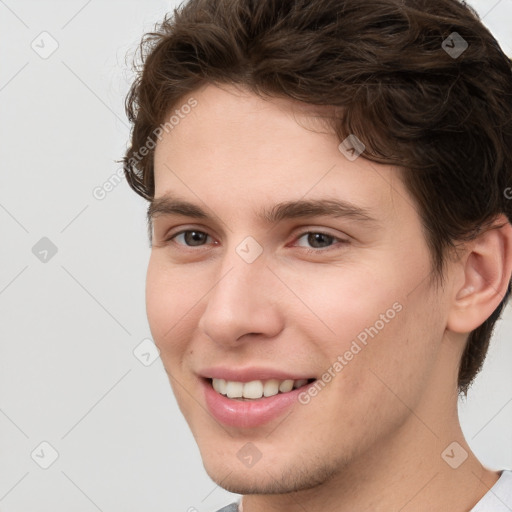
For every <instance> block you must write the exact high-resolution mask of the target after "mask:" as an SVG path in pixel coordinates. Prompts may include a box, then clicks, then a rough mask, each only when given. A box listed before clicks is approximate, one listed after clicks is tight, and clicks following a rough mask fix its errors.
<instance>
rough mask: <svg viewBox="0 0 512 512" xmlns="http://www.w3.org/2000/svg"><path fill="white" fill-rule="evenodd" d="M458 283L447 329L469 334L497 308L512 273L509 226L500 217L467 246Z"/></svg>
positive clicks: (504, 218)
mask: <svg viewBox="0 0 512 512" xmlns="http://www.w3.org/2000/svg"><path fill="white" fill-rule="evenodd" d="M459 264H461V265H462V269H461V279H459V283H460V282H462V283H463V284H462V285H460V284H459V285H457V287H456V289H455V290H454V299H453V301H452V304H451V309H450V313H449V316H448V322H447V325H446V327H447V329H448V330H450V331H453V332H458V333H469V332H471V331H473V330H474V329H476V328H477V327H479V326H480V325H482V324H483V323H484V322H485V321H486V320H487V319H488V318H489V317H490V316H491V314H492V313H493V312H494V310H495V309H496V308H497V307H498V306H499V304H500V302H501V301H502V299H503V297H504V296H505V293H506V291H507V287H508V284H509V281H510V277H511V273H512V226H511V225H510V223H509V222H508V220H507V218H506V217H505V215H503V214H502V215H500V216H499V217H498V218H497V219H496V221H495V222H494V223H493V224H492V226H491V227H490V228H488V229H487V230H485V231H484V232H482V233H481V234H480V235H479V236H478V237H477V238H476V239H474V240H472V241H471V242H469V243H468V244H467V249H466V251H465V252H464V256H463V257H462V258H461V260H460V261H459Z"/></svg>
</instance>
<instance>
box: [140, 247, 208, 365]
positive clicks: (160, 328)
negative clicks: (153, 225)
mask: <svg viewBox="0 0 512 512" xmlns="http://www.w3.org/2000/svg"><path fill="white" fill-rule="evenodd" d="M196 296H197V297H196ZM200 297H201V294H200V293H199V290H198V287H197V286H192V287H191V283H190V278H189V277H188V276H187V275H186V273H185V272H183V271H178V270H176V269H173V268H172V267H170V266H169V265H167V264H165V262H162V261H161V258H160V257H158V256H155V255H153V254H152V255H151V258H150V261H149V265H148V271H147V275H146V314H147V318H148V322H149V327H150V329H151V334H152V336H153V339H154V341H155V343H156V345H157V346H158V348H159V349H160V351H161V353H162V357H163V359H164V362H165V357H166V356H168V355H173V354H177V353H179V352H182V351H184V350H185V341H186V339H185V336H184V331H185V329H187V324H188V323H190V321H191V319H192V320H193V318H194V314H195V313H194V305H195V304H197V302H198V300H199V299H200ZM196 323H197V322H196Z"/></svg>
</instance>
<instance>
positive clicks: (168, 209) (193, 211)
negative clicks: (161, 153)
mask: <svg viewBox="0 0 512 512" xmlns="http://www.w3.org/2000/svg"><path fill="white" fill-rule="evenodd" d="M160 215H183V216H186V217H192V218H196V219H209V218H211V217H212V216H211V215H209V214H208V213H207V212H206V211H205V210H203V209H202V208H201V207H200V206H198V205H196V204H193V203H190V202H188V201H185V200H183V199H180V198H177V197H174V196H171V195H169V194H167V195H165V196H162V197H159V198H157V199H153V201H151V204H150V205H149V207H148V211H147V221H148V227H149V226H151V223H152V220H153V219H154V218H155V217H158V216H160ZM322 216H329V217H335V218H339V217H345V218H349V219H353V220H356V221H360V222H363V223H365V224H375V225H379V224H380V223H379V221H378V220H377V219H376V218H374V217H372V216H371V214H370V210H369V209H368V208H364V207H361V206H357V205H355V204H353V203H351V202H350V201H346V200H341V199H333V198H325V199H308V200H305V199H299V200H295V201H293V200H292V201H284V202H281V203H277V204H275V205H273V206H272V207H271V208H269V209H268V208H267V209H265V208H264V209H262V210H260V211H259V214H258V217H259V218H260V219H261V220H262V221H264V222H265V223H267V224H276V223H278V222H280V221H282V220H285V219H296V218H304V217H322Z"/></svg>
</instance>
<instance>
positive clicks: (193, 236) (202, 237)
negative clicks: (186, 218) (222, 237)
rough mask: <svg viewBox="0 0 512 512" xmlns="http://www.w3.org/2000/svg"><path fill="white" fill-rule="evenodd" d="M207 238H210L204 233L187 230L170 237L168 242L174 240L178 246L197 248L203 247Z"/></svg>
mask: <svg viewBox="0 0 512 512" xmlns="http://www.w3.org/2000/svg"><path fill="white" fill-rule="evenodd" d="M208 238H211V237H210V235H208V234H206V233H205V232H204V231H197V230H195V229H188V230H184V231H180V232H179V233H176V234H175V235H173V236H171V237H170V238H169V241H171V240H174V241H176V243H178V244H179V245H184V246H186V247H197V246H200V245H205V243H206V241H207V240H208Z"/></svg>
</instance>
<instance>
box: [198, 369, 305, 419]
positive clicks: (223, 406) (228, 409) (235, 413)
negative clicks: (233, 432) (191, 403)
mask: <svg viewBox="0 0 512 512" xmlns="http://www.w3.org/2000/svg"><path fill="white" fill-rule="evenodd" d="M202 384H203V387H204V396H205V399H206V406H207V407H208V410H209V411H210V413H211V414H212V416H213V417H214V418H215V419H216V420H217V421H219V422H220V423H222V424H224V425H228V426H230V427H238V428H253V427H259V426H261V425H264V424H265V423H268V422H270V421H272V420H274V419H276V418H278V417H279V416H280V415H282V414H283V413H284V412H285V411H286V410H287V409H289V408H290V407H292V406H293V404H296V403H297V401H298V396H299V394H300V393H302V392H303V391H304V389H306V388H307V386H302V387H300V388H297V389H294V390H292V391H289V392H288V393H279V394H277V395H274V396H269V397H263V398H260V399H258V400H250V401H249V400H244V401H242V400H235V399H231V398H228V397H226V396H224V395H221V394H220V393H217V391H215V390H214V389H213V387H212V385H211V381H208V380H205V379H202Z"/></svg>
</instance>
